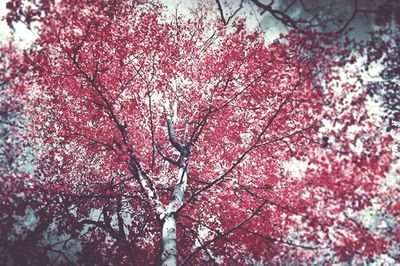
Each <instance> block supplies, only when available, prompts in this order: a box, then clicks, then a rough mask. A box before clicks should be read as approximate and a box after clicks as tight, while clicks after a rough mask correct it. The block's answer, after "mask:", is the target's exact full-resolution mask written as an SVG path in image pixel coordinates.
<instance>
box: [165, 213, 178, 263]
mask: <svg viewBox="0 0 400 266" xmlns="http://www.w3.org/2000/svg"><path fill="white" fill-rule="evenodd" d="M162 222H163V224H162V235H161V237H162V255H161V265H163V266H167V265H168V266H175V265H177V260H176V254H177V250H176V220H175V213H170V214H168V215H166V216H165V217H164V219H163V221H162Z"/></svg>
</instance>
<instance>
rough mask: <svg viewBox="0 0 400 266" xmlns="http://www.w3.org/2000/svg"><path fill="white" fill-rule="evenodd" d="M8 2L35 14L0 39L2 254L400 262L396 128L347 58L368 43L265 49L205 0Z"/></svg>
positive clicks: (105, 261)
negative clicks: (186, 10)
mask: <svg viewBox="0 0 400 266" xmlns="http://www.w3.org/2000/svg"><path fill="white" fill-rule="evenodd" d="M253 2H258V1H253ZM7 8H8V9H9V10H10V13H9V14H8V15H7V17H6V19H7V22H8V24H9V25H10V26H12V25H13V24H14V23H15V22H16V21H23V22H24V23H26V25H28V26H32V23H38V25H39V26H37V31H38V38H37V40H36V41H35V42H34V43H33V44H32V46H31V47H30V48H29V49H26V50H24V51H19V50H18V49H15V48H14V47H13V44H12V43H11V44H8V45H4V46H3V48H2V60H3V62H4V64H3V68H2V69H1V76H0V79H1V82H2V84H1V92H2V95H1V109H0V111H1V119H2V120H1V132H2V141H1V149H0V151H1V152H2V154H3V158H2V159H1V161H0V163H1V164H0V166H1V169H2V173H1V181H2V185H1V186H2V187H1V188H2V190H1V195H0V196H1V201H0V207H1V208H2V210H4V213H3V214H2V217H1V220H0V232H1V237H0V251H1V252H0V254H1V255H0V257H1V258H2V260H3V261H5V262H7V263H8V264H15V265H19V264H21V265H23V264H29V263H30V264H41V265H47V264H51V263H53V264H61V265H64V264H66V265H70V264H79V265H81V264H82V265H86V264H88V265H147V264H150V265H151V264H162V265H176V264H177V263H178V264H183V265H185V264H189V265H192V264H194V265H198V264H200V265H203V264H223V265H232V264H240V265H242V264H243V265H252V264H257V263H259V264H291V263H292V264H305V263H313V264H319V263H340V262H342V263H356V264H358V263H368V262H373V261H374V260H378V261H379V260H381V261H382V260H385V259H387V260H388V261H391V262H396V261H397V262H398V260H399V254H400V253H399V250H398V243H399V240H400V239H399V229H398V228H399V227H398V222H399V218H400V216H399V205H398V202H397V201H396V196H395V195H396V194H397V193H398V192H399V191H398V190H399V182H398V179H396V175H398V174H399V168H398V165H397V164H396V161H395V159H396V157H395V155H393V151H392V150H391V148H390V147H391V145H393V144H395V143H396V139H395V138H393V131H390V130H382V128H383V127H385V126H387V124H386V123H387V121H386V117H385V116H382V115H379V114H376V113H373V112H371V110H369V109H368V106H369V105H368V101H369V99H370V94H371V86H372V85H371V83H368V82H366V81H364V80H363V77H362V76H361V75H360V71H359V70H360V68H361V67H362V66H360V63H359V62H361V61H362V60H361V59H359V56H356V55H355V54H356V53H357V52H358V51H364V52H366V53H367V54H368V55H369V56H370V57H369V59H370V61H368V62H371V60H373V59H372V58H373V57H374V56H376V57H378V58H381V57H382V56H379V55H377V53H378V52H379V51H380V49H381V48H379V49H378V50H373V49H374V47H373V48H371V46H370V45H369V44H368V43H363V44H361V45H360V47H359V49H358V51H355V50H351V48H352V47H353V45H352V44H351V42H350V40H349V39H348V38H347V39H346V38H343V39H342V38H338V36H339V34H341V31H340V32H339V31H334V32H322V33H321V32H317V31H314V30H313V29H305V28H301V29H297V28H296V27H294V28H295V29H294V30H292V31H290V32H289V33H287V34H284V35H282V36H281V37H280V38H279V39H277V40H275V41H274V42H272V43H267V42H266V41H265V39H264V35H263V34H264V33H263V32H262V31H260V30H251V29H249V28H248V27H247V26H246V20H245V19H243V18H242V17H240V16H238V17H232V18H231V23H232V24H230V25H228V23H227V22H228V21H227V20H225V21H221V19H220V17H218V16H212V15H210V14H209V11H210V8H211V5H210V4H204V3H203V5H199V7H198V8H196V9H194V10H192V11H191V13H190V14H188V15H187V16H183V15H178V14H174V15H171V14H169V13H168V12H165V7H164V6H162V5H161V4H159V3H157V2H152V1H151V2H143V3H142V2H139V1H122V0H107V1H106V0H94V1H76V0H62V1H58V2H57V3H55V2H53V1H33V2H32V5H31V6H28V7H27V6H25V5H24V3H23V2H21V1H16V0H13V1H9V3H8V4H7ZM212 8H215V7H214V6H212ZM218 8H219V9H218ZM220 8H221V5H218V6H217V7H216V8H215V11H216V12H217V11H218V10H220ZM343 31H344V30H343ZM389 43H390V42H389ZM390 45H392V46H391V47H392V49H395V46H394V45H393V44H392V43H390ZM354 47H356V45H355V46H354ZM390 52H392V50H390ZM383 56H384V58H392V57H393V56H392V55H391V54H389V53H387V54H385V55H383ZM385 62H392V63H390V64H391V66H392V65H395V63H393V62H394V61H393V60H392V61H390V60H387V61H385ZM361 64H362V63H361ZM394 68H395V67H393V69H394ZM388 72H389V73H391V74H392V73H395V70H393V71H391V70H388ZM382 75H386V74H382ZM385 77H387V76H385ZM390 77H393V75H392V76H390ZM380 84H381V83H380ZM391 88H392V87H391ZM390 90H392V89H390ZM394 91H395V92H394V93H395V94H396V89H394ZM383 105H384V106H385V107H387V104H383ZM388 108H390V105H389V106H388ZM368 215H370V216H371V217H369V218H366V217H367V216H368ZM21 250H24V253H23V254H20V253H21Z"/></svg>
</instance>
